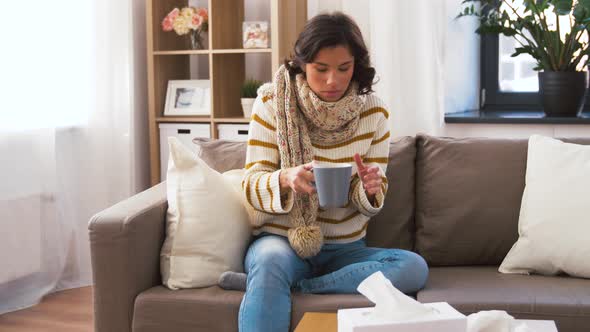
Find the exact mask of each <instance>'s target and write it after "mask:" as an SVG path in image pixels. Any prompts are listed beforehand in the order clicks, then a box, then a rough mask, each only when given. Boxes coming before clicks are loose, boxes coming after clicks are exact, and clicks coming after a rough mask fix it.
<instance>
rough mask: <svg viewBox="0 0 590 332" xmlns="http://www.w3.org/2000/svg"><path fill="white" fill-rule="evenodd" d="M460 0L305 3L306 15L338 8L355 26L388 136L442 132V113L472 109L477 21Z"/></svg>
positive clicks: (323, 0) (476, 79) (476, 77)
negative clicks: (463, 11) (385, 114)
mask: <svg viewBox="0 0 590 332" xmlns="http://www.w3.org/2000/svg"><path fill="white" fill-rule="evenodd" d="M460 4H461V0H369V1H356V0H309V1H308V16H309V17H311V16H313V15H316V14H318V13H321V12H331V11H334V10H339V11H342V12H344V13H345V14H348V15H350V16H351V17H352V18H354V19H355V21H356V22H357V24H358V25H359V26H360V28H361V30H362V32H363V37H364V38H365V41H366V42H367V44H368V45H369V48H370V53H371V60H372V62H373V65H374V66H375V69H376V70H377V77H378V79H379V82H378V83H377V84H376V85H375V86H374V90H375V91H376V93H377V94H378V95H379V96H380V97H381V98H382V99H383V100H384V101H385V103H386V104H387V105H388V106H389V108H390V114H391V116H390V118H389V121H390V126H391V130H392V135H393V136H403V135H415V134H417V133H427V134H431V135H440V134H442V133H443V126H444V114H445V113H450V112H460V111H466V110H470V109H476V108H477V95H478V91H479V88H478V85H479V43H478V37H477V35H476V34H475V33H474V30H475V28H476V25H477V22H476V21H475V20H473V19H470V18H463V19H460V20H454V18H455V16H456V15H457V13H459V9H460Z"/></svg>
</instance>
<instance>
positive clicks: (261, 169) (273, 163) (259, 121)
mask: <svg viewBox="0 0 590 332" xmlns="http://www.w3.org/2000/svg"><path fill="white" fill-rule="evenodd" d="M245 168H246V173H245V174H244V178H243V180H242V189H243V192H244V195H245V197H246V200H247V201H248V203H249V204H250V205H251V206H252V207H253V208H254V209H256V210H258V211H262V212H266V213H273V214H286V213H289V211H291V207H292V206H293V194H292V191H291V190H285V189H283V190H281V187H282V186H281V181H280V175H281V169H280V156H279V148H278V146H277V134H276V118H275V116H274V113H273V110H272V107H271V105H270V101H265V102H263V98H262V96H258V97H257V98H256V101H255V102H254V106H253V109H252V120H251V121H250V128H249V130H248V149H247V152H246V165H245ZM283 187H284V185H283ZM281 196H283V199H281Z"/></svg>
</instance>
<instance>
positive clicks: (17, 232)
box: [0, 0, 149, 314]
mask: <svg viewBox="0 0 590 332" xmlns="http://www.w3.org/2000/svg"><path fill="white" fill-rule="evenodd" d="M144 6H145V5H144V4H143V1H141V0H100V1H99V0H84V1H79V0H61V1H42V0H33V1H29V2H27V4H26V6H24V5H23V4H22V3H17V2H14V3H13V2H3V3H2V4H0V11H1V12H2V13H3V14H5V15H2V16H4V17H3V19H2V20H0V40H1V41H2V43H3V48H2V52H1V55H0V72H1V73H2V75H0V95H1V97H0V158H1V160H2V162H0V177H1V181H0V236H1V237H2V238H1V239H0V263H1V265H2V268H1V269H0V314H1V313H4V312H8V311H13V310H17V309H21V308H25V307H28V306H30V305H33V304H35V303H37V302H39V301H40V299H41V298H42V297H43V296H44V295H46V294H47V293H50V292H53V291H56V290H61V289H68V288H73V287H80V286H86V285H90V284H91V283H92V275H91V267H90V255H89V243H88V230H87V223H88V220H89V219H90V217H91V216H92V215H93V214H95V213H97V212H99V211H100V210H102V209H104V208H106V207H108V206H110V205H112V204H114V203H116V202H118V201H120V200H122V199H124V198H126V197H129V196H130V195H132V194H134V193H135V192H137V191H139V190H142V189H145V187H146V186H147V184H148V172H149V168H148V163H147V120H146V116H147V112H146V110H145V100H146V99H147V97H146V92H145V68H146V66H145V15H144V13H145V7H144Z"/></svg>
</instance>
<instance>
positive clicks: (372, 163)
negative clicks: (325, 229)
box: [350, 115, 390, 217]
mask: <svg viewBox="0 0 590 332" xmlns="http://www.w3.org/2000/svg"><path fill="white" fill-rule="evenodd" d="M389 136H390V133H389V125H388V123H387V117H386V116H385V115H382V116H381V118H380V119H379V122H378V125H377V129H376V131H375V136H374V137H373V141H372V142H371V145H370V147H369V150H368V151H367V153H366V154H365V155H364V158H363V160H362V164H363V166H364V167H365V171H366V170H368V169H371V168H375V167H376V168H378V170H376V172H377V174H378V176H379V178H380V179H381V181H380V183H378V187H377V188H375V187H374V184H375V181H374V176H373V175H369V177H368V178H366V179H365V183H363V181H362V180H361V178H360V177H359V173H365V172H360V171H359V170H360V169H359V167H358V166H357V174H356V175H355V176H354V178H353V180H352V182H351V190H350V201H351V202H352V204H353V205H354V206H355V207H356V208H357V209H358V210H359V212H360V213H362V214H363V215H365V216H368V217H372V216H374V215H376V214H377V213H379V211H381V208H382V207H383V201H384V199H385V193H387V188H388V184H387V178H386V177H385V171H386V169H387V163H388V157H389ZM371 172H372V171H371ZM378 182H379V181H378Z"/></svg>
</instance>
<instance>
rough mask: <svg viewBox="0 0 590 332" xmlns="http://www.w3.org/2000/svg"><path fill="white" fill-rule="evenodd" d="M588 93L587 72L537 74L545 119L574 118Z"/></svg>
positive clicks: (580, 109)
mask: <svg viewBox="0 0 590 332" xmlns="http://www.w3.org/2000/svg"><path fill="white" fill-rule="evenodd" d="M587 91H588V72H586V71H584V72H565V71H563V72H560V71H545V72H539V99H540V102H541V105H542V106H543V111H544V112H545V115H546V116H547V117H575V116H578V114H579V113H580V112H581V111H582V108H583V107H584V102H585V100H586V92H587Z"/></svg>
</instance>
